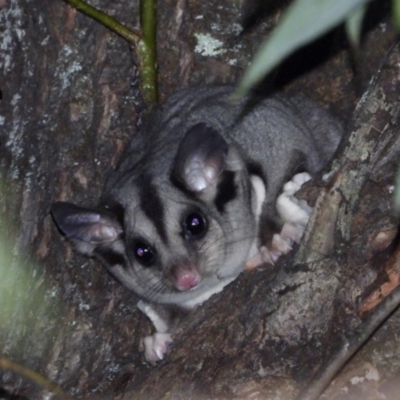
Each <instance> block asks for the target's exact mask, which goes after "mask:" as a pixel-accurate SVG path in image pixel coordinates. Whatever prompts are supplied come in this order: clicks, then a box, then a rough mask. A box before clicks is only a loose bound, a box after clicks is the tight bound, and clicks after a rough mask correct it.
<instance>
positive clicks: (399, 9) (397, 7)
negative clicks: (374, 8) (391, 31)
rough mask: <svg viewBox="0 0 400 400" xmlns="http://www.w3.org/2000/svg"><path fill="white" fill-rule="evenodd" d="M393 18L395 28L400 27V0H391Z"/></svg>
mask: <svg viewBox="0 0 400 400" xmlns="http://www.w3.org/2000/svg"><path fill="white" fill-rule="evenodd" d="M393 18H394V23H395V24H396V27H397V29H400V0H393Z"/></svg>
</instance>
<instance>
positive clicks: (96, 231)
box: [89, 220, 121, 243]
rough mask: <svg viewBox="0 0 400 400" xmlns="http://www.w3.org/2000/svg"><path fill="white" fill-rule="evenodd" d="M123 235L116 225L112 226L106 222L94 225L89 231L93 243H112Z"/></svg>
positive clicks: (102, 221)
mask: <svg viewBox="0 0 400 400" xmlns="http://www.w3.org/2000/svg"><path fill="white" fill-rule="evenodd" d="M120 234H121V229H120V228H119V227H117V226H116V225H111V224H109V223H107V222H106V221H104V220H100V222H98V223H95V224H92V226H91V227H90V230H89V236H90V241H91V242H96V243H103V242H112V241H114V240H116V239H117V237H118V236H119V235H120Z"/></svg>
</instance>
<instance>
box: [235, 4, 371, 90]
mask: <svg viewBox="0 0 400 400" xmlns="http://www.w3.org/2000/svg"><path fill="white" fill-rule="evenodd" d="M369 1H370V0H296V1H295V2H294V3H293V4H292V5H291V6H290V7H289V8H288V10H287V12H286V13H285V14H284V15H283V17H282V19H281V21H280V23H279V25H278V26H277V27H276V28H275V29H274V31H273V32H272V33H271V35H270V36H269V38H268V39H267V40H266V41H265V42H264V43H263V44H262V46H261V49H260V50H259V51H258V53H257V54H256V56H255V58H254V61H253V63H252V65H251V66H250V67H249V68H248V69H247V71H246V73H245V75H244V77H243V79H242V81H241V82H240V83H239V87H238V89H237V92H238V93H237V94H243V93H244V92H246V91H247V90H249V89H250V88H251V87H252V86H253V85H255V84H256V83H257V82H259V81H260V80H261V79H262V78H263V77H264V76H265V75H266V74H267V73H268V72H270V71H271V70H272V69H273V68H274V67H275V66H276V65H277V64H279V62H281V61H282V60H283V59H284V58H285V57H287V56H288V55H289V54H290V53H292V52H293V51H294V50H297V49H298V48H299V47H301V46H303V45H305V44H306V43H309V42H310V41H312V40H313V39H315V38H317V37H319V36H321V35H323V34H324V33H326V32H327V31H328V30H330V29H331V28H333V27H335V26H336V25H338V24H339V23H341V22H343V21H344V20H345V19H346V18H347V17H348V16H349V15H350V14H352V13H354V12H355V10H357V9H358V8H359V7H361V6H365V5H366V4H367V3H368V2H369Z"/></svg>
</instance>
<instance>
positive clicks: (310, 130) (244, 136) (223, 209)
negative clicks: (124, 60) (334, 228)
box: [52, 86, 342, 325]
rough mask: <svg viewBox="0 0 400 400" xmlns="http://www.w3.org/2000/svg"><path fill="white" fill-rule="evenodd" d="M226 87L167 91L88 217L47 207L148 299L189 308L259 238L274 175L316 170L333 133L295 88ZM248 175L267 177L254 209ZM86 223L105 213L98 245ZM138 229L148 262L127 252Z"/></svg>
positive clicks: (277, 185) (223, 280)
mask: <svg viewBox="0 0 400 400" xmlns="http://www.w3.org/2000/svg"><path fill="white" fill-rule="evenodd" d="M232 89H233V88H232V87H230V86H213V87H210V86H204V87H196V88H191V89H188V90H184V91H181V92H178V93H176V94H175V95H173V96H172V97H171V98H169V99H168V100H167V101H166V102H165V103H164V104H163V105H162V106H161V107H160V108H159V109H158V110H157V111H156V112H155V113H153V114H152V115H151V116H150V117H149V118H147V120H146V121H145V123H144V125H143V126H142V128H141V129H140V132H139V133H138V134H137V135H135V136H134V137H133V139H132V142H131V143H130V145H129V146H128V149H127V151H126V153H125V155H124V156H123V158H122V160H121V161H120V163H119V165H118V167H117V168H116V170H115V171H114V172H113V174H112V175H111V176H110V178H109V179H108V181H107V183H106V186H105V190H104V194H103V196H102V199H101V202H100V204H101V205H100V206H99V207H98V208H96V209H92V211H91V215H90V218H89V217H88V216H87V213H88V209H86V208H83V209H82V214H83V216H82V217H81V218H76V216H75V217H74V216H72V217H71V215H65V214H68V212H67V211H66V209H70V208H68V207H70V206H66V205H65V203H56V204H55V205H54V206H53V209H52V213H53V216H54V218H55V220H56V222H57V224H58V226H59V227H60V229H61V230H62V231H63V232H64V234H65V235H66V236H67V237H69V238H70V239H71V240H72V241H74V242H75V243H76V244H77V246H78V249H79V250H80V251H81V252H84V253H86V254H89V255H92V256H97V257H99V258H100V259H102V260H103V261H104V262H105V263H106V265H107V267H108V268H109V270H110V272H111V273H112V274H114V275H115V276H116V277H117V278H118V279H119V280H120V281H121V282H122V283H123V284H124V285H125V286H127V287H128V288H130V289H132V290H133V291H134V292H135V293H136V294H137V295H138V296H139V297H140V298H141V299H143V300H144V301H145V302H147V303H150V304H157V305H158V306H157V307H159V305H161V306H167V308H168V307H169V306H172V307H176V306H178V307H181V308H183V309H190V308H192V307H193V306H195V305H196V304H199V303H201V302H203V301H204V300H206V299H207V298H208V297H210V296H211V295H212V294H213V293H215V292H217V291H219V290H222V288H223V287H224V286H225V285H226V284H227V283H229V282H230V281H232V280H233V279H235V278H236V277H237V275H238V274H239V273H240V272H241V270H242V268H243V266H244V264H245V263H246V261H247V260H248V259H249V258H251V257H252V256H254V254H255V251H256V250H257V248H258V246H259V245H260V243H259V237H260V233H259V231H258V228H259V222H260V221H259V220H261V222H263V221H264V220H265V219H272V220H277V218H276V212H275V209H274V204H275V200H276V198H277V195H278V192H279V190H280V189H281V188H282V185H283V183H284V182H285V181H286V180H287V179H288V178H290V177H291V176H292V175H293V174H294V173H296V172H299V170H305V171H307V172H309V173H310V174H311V175H313V174H315V173H317V172H319V171H320V170H321V169H322V168H324V166H325V165H326V163H327V162H328V161H329V159H330V158H331V156H332V154H333V152H334V151H335V149H336V147H337V145H338V143H339V141H340V138H341V136H342V128H341V126H340V124H339V123H338V122H337V121H336V120H334V119H333V118H332V117H331V116H330V115H329V113H327V112H326V111H325V110H323V109H322V108H321V107H319V106H317V105H315V104H314V103H313V102H311V101H310V100H308V99H306V98H304V97H301V96H299V97H294V98H293V97H292V98H289V97H287V96H285V95H281V94H280V95H275V96H273V97H269V98H267V99H263V100H260V101H258V102H256V101H254V99H253V98H245V99H241V100H238V101H235V102H232V101H231V97H230V96H231V92H232ZM249 100H251V104H250V103H249ZM191 130H193V131H194V132H192V134H190V135H189V134H188V132H189V131H191ZM214 132H218V134H219V135H218V134H216V135H215V136H213V135H214ZM189 136H192V137H191V138H189ZM203 137H204V141H203V140H202V138H203ZM214 139H215V140H214ZM252 174H257V175H259V176H260V178H261V179H262V181H263V182H264V184H265V193H266V196H265V201H264V202H263V204H262V211H261V216H259V215H257V211H256V210H257V206H260V205H257V196H256V193H255V189H254V187H253V186H254V185H253V184H252V179H251V175H252ZM224 190H225V191H224ZM115 205H117V208H118V209H120V210H119V211H118V213H116V212H114V214H113V210H114V208H115ZM258 208H259V207H258ZM104 210H106V211H104ZM199 212H200V217H201V215H202V214H204V216H205V221H202V220H201V218H200V221H199V218H197V217H198V215H199ZM89 213H90V212H89ZM193 213H194V214H193ZM110 215H115V216H114V217H111V216H110ZM193 215H194V218H191V217H193ZM71 218H72V219H71ZM185 218H186V220H185ZM66 220H68V223H67V222H66ZM71 220H72V221H73V222H74V221H78V222H79V223H78V225H79V226H77V227H76V229H71V226H70V225H71ZM188 220H189V222H190V223H193V225H194V229H196V227H197V226H200V228H199V229H200V230H201V228H202V226H203V225H202V224H203V223H204V224H205V226H206V228H205V234H204V235H203V234H200V235H198V236H196V237H192V236H191V231H190V230H189V231H187V230H185V229H186V228H185V226H186V225H185V224H186V223H187V221H188ZM87 221H89V222H88V225H85V222H87ZM93 221H100V222H99V223H101V221H107V224H108V225H107V226H106V227H105V228H104V229H105V235H104V240H103V242H101V241H100V242H99V240H98V235H99V232H102V230H101V229H99V226H98V225H96V226H93ZM185 221H186V222H185ZM277 222H278V223H279V221H277ZM90 224H91V225H90ZM198 224H199V225H198ZM189 225H190V224H189ZM190 228H192V226H191V225H190ZM85 229H86V233H85ZM77 232H79V234H78V233H77ZM82 232H83V233H82ZM93 232H94V233H93ZM121 232H122V233H121ZM195 232H196V231H195ZM82 235H83V236H82ZM85 235H86V236H85ZM82 237H83V240H82ZM90 237H96V242H94V241H93V240H90ZM138 238H139V239H140V240H142V242H143V241H144V242H145V243H147V244H148V245H151V246H152V248H153V249H155V253H156V255H155V259H156V260H155V261H154V263H153V264H152V265H151V266H143V265H142V264H140V263H139V262H138V261H137V260H136V258H135V254H134V253H135V251H137V252H140V254H142V253H143V252H144V253H146V251H145V250H146V248H144V247H143V246H142V244H143V243H142V242H141V241H140V240H139V239H138ZM138 240H139V244H138ZM135 246H136V247H135ZM138 247H139V249H137V248H138ZM146 254H147V253H146ZM193 271H194V272H193ZM197 278H199V282H197V280H196V279H197ZM179 285H180V289H178V288H177V287H178V286H179ZM190 286H193V287H190ZM182 287H183V289H182ZM142 304H144V303H142ZM143 308H144V307H143V306H142V309H143ZM168 324H169V325H170V323H168Z"/></svg>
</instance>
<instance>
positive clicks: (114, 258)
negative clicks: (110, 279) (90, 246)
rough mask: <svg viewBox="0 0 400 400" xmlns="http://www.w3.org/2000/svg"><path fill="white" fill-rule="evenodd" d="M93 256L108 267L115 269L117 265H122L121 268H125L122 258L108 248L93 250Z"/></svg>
mask: <svg viewBox="0 0 400 400" xmlns="http://www.w3.org/2000/svg"><path fill="white" fill-rule="evenodd" d="M95 254H96V256H97V257H98V258H99V259H100V260H101V261H103V262H104V263H105V264H107V266H109V267H115V266H117V265H122V266H123V267H124V266H125V258H124V256H123V255H122V254H120V253H117V252H116V251H114V250H112V249H110V248H105V247H104V248H102V247H98V248H97V249H96V250H95Z"/></svg>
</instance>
